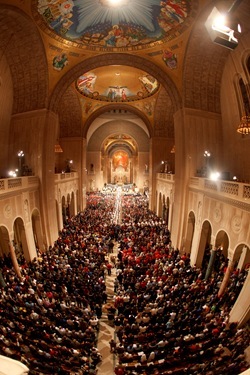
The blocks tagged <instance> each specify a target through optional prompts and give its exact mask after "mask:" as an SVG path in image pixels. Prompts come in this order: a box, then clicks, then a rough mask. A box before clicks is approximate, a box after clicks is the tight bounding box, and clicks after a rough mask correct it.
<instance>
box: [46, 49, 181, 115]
mask: <svg viewBox="0 0 250 375" xmlns="http://www.w3.org/2000/svg"><path fill="white" fill-rule="evenodd" d="M109 65H124V66H127V67H128V69H129V67H135V68H138V69H141V68H142V67H143V70H144V71H145V72H147V73H149V74H150V75H152V76H153V77H155V78H156V79H157V81H158V82H159V83H160V84H161V85H162V86H163V87H165V89H166V91H167V92H168V93H169V97H171V101H172V107H173V111H176V110H177V109H178V108H180V107H181V100H180V96H179V92H178V90H177V88H176V86H175V84H174V82H173V81H172V80H171V78H170V77H169V76H168V75H167V74H166V73H165V72H164V71H162V70H161V69H160V68H159V66H157V65H155V64H154V63H152V62H151V61H149V60H146V59H145V58H143V57H140V56H135V55H131V54H123V53H118V54H104V55H101V56H98V58H96V57H91V58H89V59H86V60H85V61H83V62H81V63H80V64H78V65H76V66H74V67H73V68H72V69H70V70H69V71H68V72H67V73H66V74H65V75H64V76H63V78H62V79H61V80H60V81H59V82H58V84H57V86H56V87H55V90H54V91H53V93H52V96H51V100H50V108H51V109H52V110H53V111H55V112H58V107H59V105H60V104H59V103H60V100H61V97H62V93H63V92H65V91H66V89H67V88H68V87H69V86H70V85H71V84H72V82H74V81H75V80H77V79H78V77H79V76H80V75H82V74H83V72H87V71H90V70H93V69H96V68H98V67H101V66H109ZM117 105H118V106H120V103H117Z"/></svg>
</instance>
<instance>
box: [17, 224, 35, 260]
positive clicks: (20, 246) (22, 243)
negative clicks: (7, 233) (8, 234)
mask: <svg viewBox="0 0 250 375" xmlns="http://www.w3.org/2000/svg"><path fill="white" fill-rule="evenodd" d="M13 232H14V242H13V246H14V248H15V253H16V258H17V260H19V261H20V262H22V258H23V257H24V259H25V260H26V261H27V262H29V261H30V260H31V259H30V254H29V249H28V243H27V236H26V231H25V225H24V221H23V219H22V218H21V217H17V218H16V219H15V221H14V224H13Z"/></svg>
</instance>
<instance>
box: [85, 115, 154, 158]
mask: <svg viewBox="0 0 250 375" xmlns="http://www.w3.org/2000/svg"><path fill="white" fill-rule="evenodd" d="M125 129H126V134H128V135H129V136H130V137H131V138H133V139H136V141H137V145H138V151H141V152H148V151H149V138H148V136H147V134H146V133H145V132H144V131H143V130H142V129H141V128H140V127H139V126H137V125H136V124H135V123H133V122H130V121H110V122H108V123H105V124H104V125H102V126H100V127H99V128H98V129H97V130H96V131H95V132H94V133H93V134H92V136H91V138H90V140H89V143H88V146H87V148H88V151H99V150H100V149H101V147H102V144H103V142H104V140H105V139H106V138H108V137H109V136H111V135H112V134H114V135H115V134H122V133H124V130H125Z"/></svg>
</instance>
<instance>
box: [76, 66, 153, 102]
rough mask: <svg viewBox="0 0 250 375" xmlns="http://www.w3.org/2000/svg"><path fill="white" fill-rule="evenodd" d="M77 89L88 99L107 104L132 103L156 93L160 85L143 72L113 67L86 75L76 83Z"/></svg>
mask: <svg viewBox="0 0 250 375" xmlns="http://www.w3.org/2000/svg"><path fill="white" fill-rule="evenodd" d="M76 88H77V90H78V92H79V93H80V94H82V95H83V96H85V97H87V98H91V99H95V100H101V101H106V102H131V101H135V100H140V99H145V98H147V97H149V96H151V95H153V94H154V93H156V92H157V90H158V88H159V83H158V81H157V80H156V79H155V78H154V77H152V76H151V75H149V74H147V73H146V72H144V71H142V70H139V69H136V68H133V67H130V68H129V69H128V67H126V66H122V65H111V66H106V67H105V68H104V67H101V68H96V69H94V70H92V71H91V72H87V73H84V74H83V75H81V76H80V77H79V78H78V80H77V81H76Z"/></svg>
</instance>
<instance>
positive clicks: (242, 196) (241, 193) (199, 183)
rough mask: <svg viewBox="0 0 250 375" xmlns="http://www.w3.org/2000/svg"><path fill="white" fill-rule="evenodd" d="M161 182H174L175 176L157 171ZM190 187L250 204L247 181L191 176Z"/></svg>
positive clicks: (249, 189) (218, 196) (218, 197)
mask: <svg viewBox="0 0 250 375" xmlns="http://www.w3.org/2000/svg"><path fill="white" fill-rule="evenodd" d="M157 180H158V181H159V182H161V183H162V182H163V181H165V182H166V183H167V184H168V183H171V184H173V183H174V181H175V176H174V175H172V174H168V173H157ZM189 189H194V190H199V191H202V192H204V193H207V194H213V195H214V196H216V198H217V199H220V197H222V196H223V197H224V198H225V197H227V198H229V199H233V200H236V201H238V202H244V204H247V205H248V204H249V205H250V184H249V183H245V182H238V181H236V182H234V181H226V180H217V181H213V180H210V179H207V178H202V177H190V179H189Z"/></svg>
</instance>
